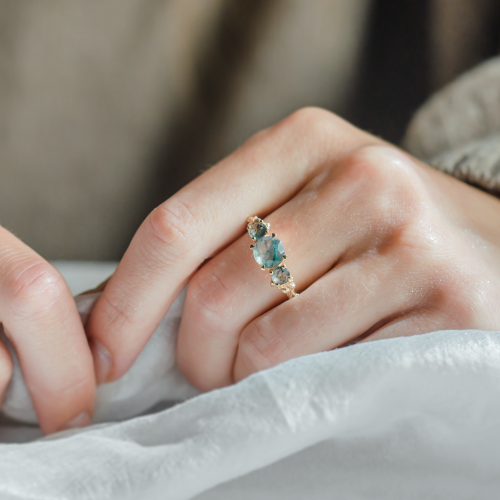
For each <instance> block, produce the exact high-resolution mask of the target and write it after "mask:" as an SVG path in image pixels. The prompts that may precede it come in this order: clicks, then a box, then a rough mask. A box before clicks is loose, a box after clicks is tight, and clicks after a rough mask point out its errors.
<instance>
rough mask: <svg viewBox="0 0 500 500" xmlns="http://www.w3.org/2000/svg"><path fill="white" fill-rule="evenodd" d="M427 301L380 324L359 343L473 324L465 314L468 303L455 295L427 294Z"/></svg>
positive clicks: (458, 328)
mask: <svg viewBox="0 0 500 500" xmlns="http://www.w3.org/2000/svg"><path fill="white" fill-rule="evenodd" d="M427 302H428V304H426V305H425V306H423V307H419V308H417V309H416V310H414V311H410V312H409V313H407V314H404V315H401V316H398V317H396V318H394V319H393V320H392V321H390V322H388V323H387V324H385V325H381V327H380V328H378V329H377V330H376V331H373V332H370V334H369V335H366V336H364V338H363V339H361V340H360V342H372V341H374V340H382V339H390V338H395V337H408V336H410V335H421V334H424V333H431V332H437V331H440V330H465V329H469V328H470V325H471V324H473V322H471V316H472V315H470V314H468V313H470V312H471V309H470V305H468V304H466V303H463V302H461V301H460V300H456V296H453V298H452V299H451V300H450V297H445V296H444V295H443V294H441V296H440V297H435V296H431V297H429V298H428V301H427ZM429 303H430V304H432V305H429Z"/></svg>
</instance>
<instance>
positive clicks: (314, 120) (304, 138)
mask: <svg viewBox="0 0 500 500" xmlns="http://www.w3.org/2000/svg"><path fill="white" fill-rule="evenodd" d="M345 127H346V124H345V122H344V121H343V120H342V119H341V118H339V117H338V116H337V115H335V114H333V113H331V112H330V111H327V110H324V109H321V108H315V107H306V108H301V109H299V110H297V111H295V112H293V113H292V114H291V115H289V116H287V117H286V118H284V119H283V120H281V121H280V122H278V123H277V124H276V125H274V126H272V127H270V128H269V129H268V133H269V134H270V136H271V138H278V139H279V140H280V141H281V140H282V139H283V138H284V139H285V140H287V141H288V142H289V141H293V143H294V144H295V145H297V141H298V143H299V144H302V145H303V146H305V148H306V150H307V151H308V153H309V155H311V156H312V157H315V156H322V155H323V153H324V152H325V151H326V150H329V145H330V143H331V137H332V136H334V135H335V133H337V132H338V131H339V129H343V128H345ZM310 138H314V140H313V141H311V140H310ZM311 144H314V149H313V150H311V149H310V145H311Z"/></svg>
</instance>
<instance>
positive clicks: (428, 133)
mask: <svg viewBox="0 0 500 500" xmlns="http://www.w3.org/2000/svg"><path fill="white" fill-rule="evenodd" d="M403 147H404V148H405V149H406V150H407V151H408V152H409V153H411V154H413V155H414V156H416V157H418V158H420V159H422V160H423V161H425V162H426V163H428V164H430V165H432V166H434V167H435V168H437V169H439V170H441V171H443V172H446V173H447V174H450V175H453V176H454V177H457V178H458V179H461V180H463V181H465V182H467V183H469V184H473V185H475V186H477V187H479V188H482V189H484V190H486V191H489V192H492V193H494V194H497V195H500V57H498V58H494V59H491V60H489V61H487V62H486V63H483V64H481V65H479V66H478V67H476V68H475V69H473V70H471V71H469V72H468V73H465V74H464V75H462V76H461V77H459V78H458V79H457V80H455V81H454V82H452V83H451V84H449V85H448V86H446V87H445V88H443V89H442V90H441V91H439V92H437V93H436V94H435V95H434V96H432V97H431V98H430V99H429V101H427V102H426V103H425V104H424V105H423V106H422V107H421V108H420V109H419V110H418V111H417V113H416V114H415V116H414V118H413V120H412V121H411V123H410V125H409V127H408V130H407V132H406V136H405V139H404V141H403Z"/></svg>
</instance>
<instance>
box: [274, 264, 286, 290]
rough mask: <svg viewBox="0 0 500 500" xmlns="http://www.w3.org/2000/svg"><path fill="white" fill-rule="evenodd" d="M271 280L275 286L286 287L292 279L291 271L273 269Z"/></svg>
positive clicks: (278, 268) (280, 268)
mask: <svg viewBox="0 0 500 500" xmlns="http://www.w3.org/2000/svg"><path fill="white" fill-rule="evenodd" d="M271 279H272V280H273V283H274V284H275V285H284V284H285V283H286V282H287V281H288V280H289V279H290V271H289V270H288V269H287V268H286V267H282V266H280V267H276V268H275V269H273V274H271Z"/></svg>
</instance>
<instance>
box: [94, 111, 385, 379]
mask: <svg viewBox="0 0 500 500" xmlns="http://www.w3.org/2000/svg"><path fill="white" fill-rule="evenodd" d="M377 142H380V141H378V140H377V139H374V138H372V137H371V136H369V135H367V134H365V133H363V132H361V131H359V130H357V129H355V128H354V127H352V126H350V125H348V124H346V123H345V122H343V121H342V120H340V119H339V118H336V117H334V116H333V115H331V114H330V113H327V112H324V111H320V110H306V111H301V112H299V113H297V114H295V115H292V117H290V118H288V119H287V120H285V121H284V122H282V123H281V124H278V125H277V126H275V127H272V128H271V129H269V130H266V131H264V132H261V133H260V134H257V136H255V137H254V138H252V139H251V140H250V141H249V142H248V143H246V144H245V145H244V146H242V147H241V148H240V149H239V150H238V151H237V152H235V153H234V154H233V155H231V156H230V157H228V158H227V159H225V160H224V161H222V162H221V163H220V164H219V165H217V166H216V167H214V168H212V169H210V170H208V171H207V172H205V173H204V174H203V175H202V176H200V177H199V178H198V179H196V180H194V181H193V182H192V183H190V184H189V185H188V186H186V187H185V188H184V189H182V190H181V191H180V192H179V193H177V194H176V195H174V196H173V197H172V198H170V199H169V200H167V201H166V202H165V203H164V204H163V205H161V206H160V207H158V208H157V209H156V210H154V211H153V212H152V214H151V215H150V216H149V217H148V218H147V219H146V220H145V222H144V223H143V224H142V226H141V227H140V228H139V230H138V232H137V234H136V235H135V236H134V238H133V240H132V242H131V244H130V247H129V248H128V250H127V252H126V253H125V256H124V258H123V260H122V262H121V263H120V265H119V266H118V269H117V270H116V272H115V274H114V276H113V277H112V278H111V280H110V281H109V283H108V286H107V287H106V289H105V290H104V292H103V295H102V296H101V298H100V299H99V301H98V302H97V304H96V307H95V308H94V310H93V312H92V314H91V316H90V319H89V323H88V325H87V332H88V334H89V335H90V336H91V337H92V338H93V339H94V341H95V347H94V350H95V353H96V354H95V357H96V370H97V374H98V380H100V381H103V380H114V379H116V378H118V377H120V376H121V375H122V374H123V373H124V372H125V371H126V370H127V369H128V368H129V367H130V366H131V364H132V363H133V361H134V360H135V358H136V357H137V355H138V353H139V352H140V350H141V349H142V347H143V346H144V344H145V343H146V342H147V340H148V338H149V337H150V335H151V334H152V332H153V331H154V330H155V328H156V326H157V325H158V323H159V322H160V320H161V319H162V317H163V316H164V314H165V313H166V311H167V310H168V307H169V306H170V305H171V303H172V302H173V300H174V299H175V297H176V295H177V294H178V293H179V292H180V290H181V289H182V287H183V286H184V284H185V283H186V281H187V279H188V277H189V275H190V274H192V273H193V272H194V271H195V270H196V268H197V267H198V266H199V265H200V264H201V262H203V260H204V259H205V258H207V257H209V256H210V255H213V254H214V253H215V252H217V251H219V250H221V249H222V248H224V247H226V246H227V245H228V244H229V243H231V242H232V241H234V240H235V239H236V238H237V237H238V236H239V235H240V234H241V233H242V232H243V230H244V227H245V220H246V218H247V216H248V215H249V214H253V213H259V214H267V213H270V212H272V211H273V210H274V209H276V208H277V207H279V206H280V205H282V204H283V203H285V202H286V201H287V200H288V199H290V198H291V197H292V196H293V195H294V194H295V193H297V192H298V191H299V190H300V189H301V188H302V187H303V186H304V185H305V184H306V183H307V182H308V180H309V179H310V178H311V176H312V175H313V173H314V172H315V171H316V170H317V169H318V168H320V167H321V166H322V165H323V164H324V163H325V162H326V161H335V160H336V159H338V158H340V157H342V156H343V155H345V154H346V153H347V152H348V151H350V150H351V149H353V148H355V147H357V146H359V145H360V144H361V143H377Z"/></svg>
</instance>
